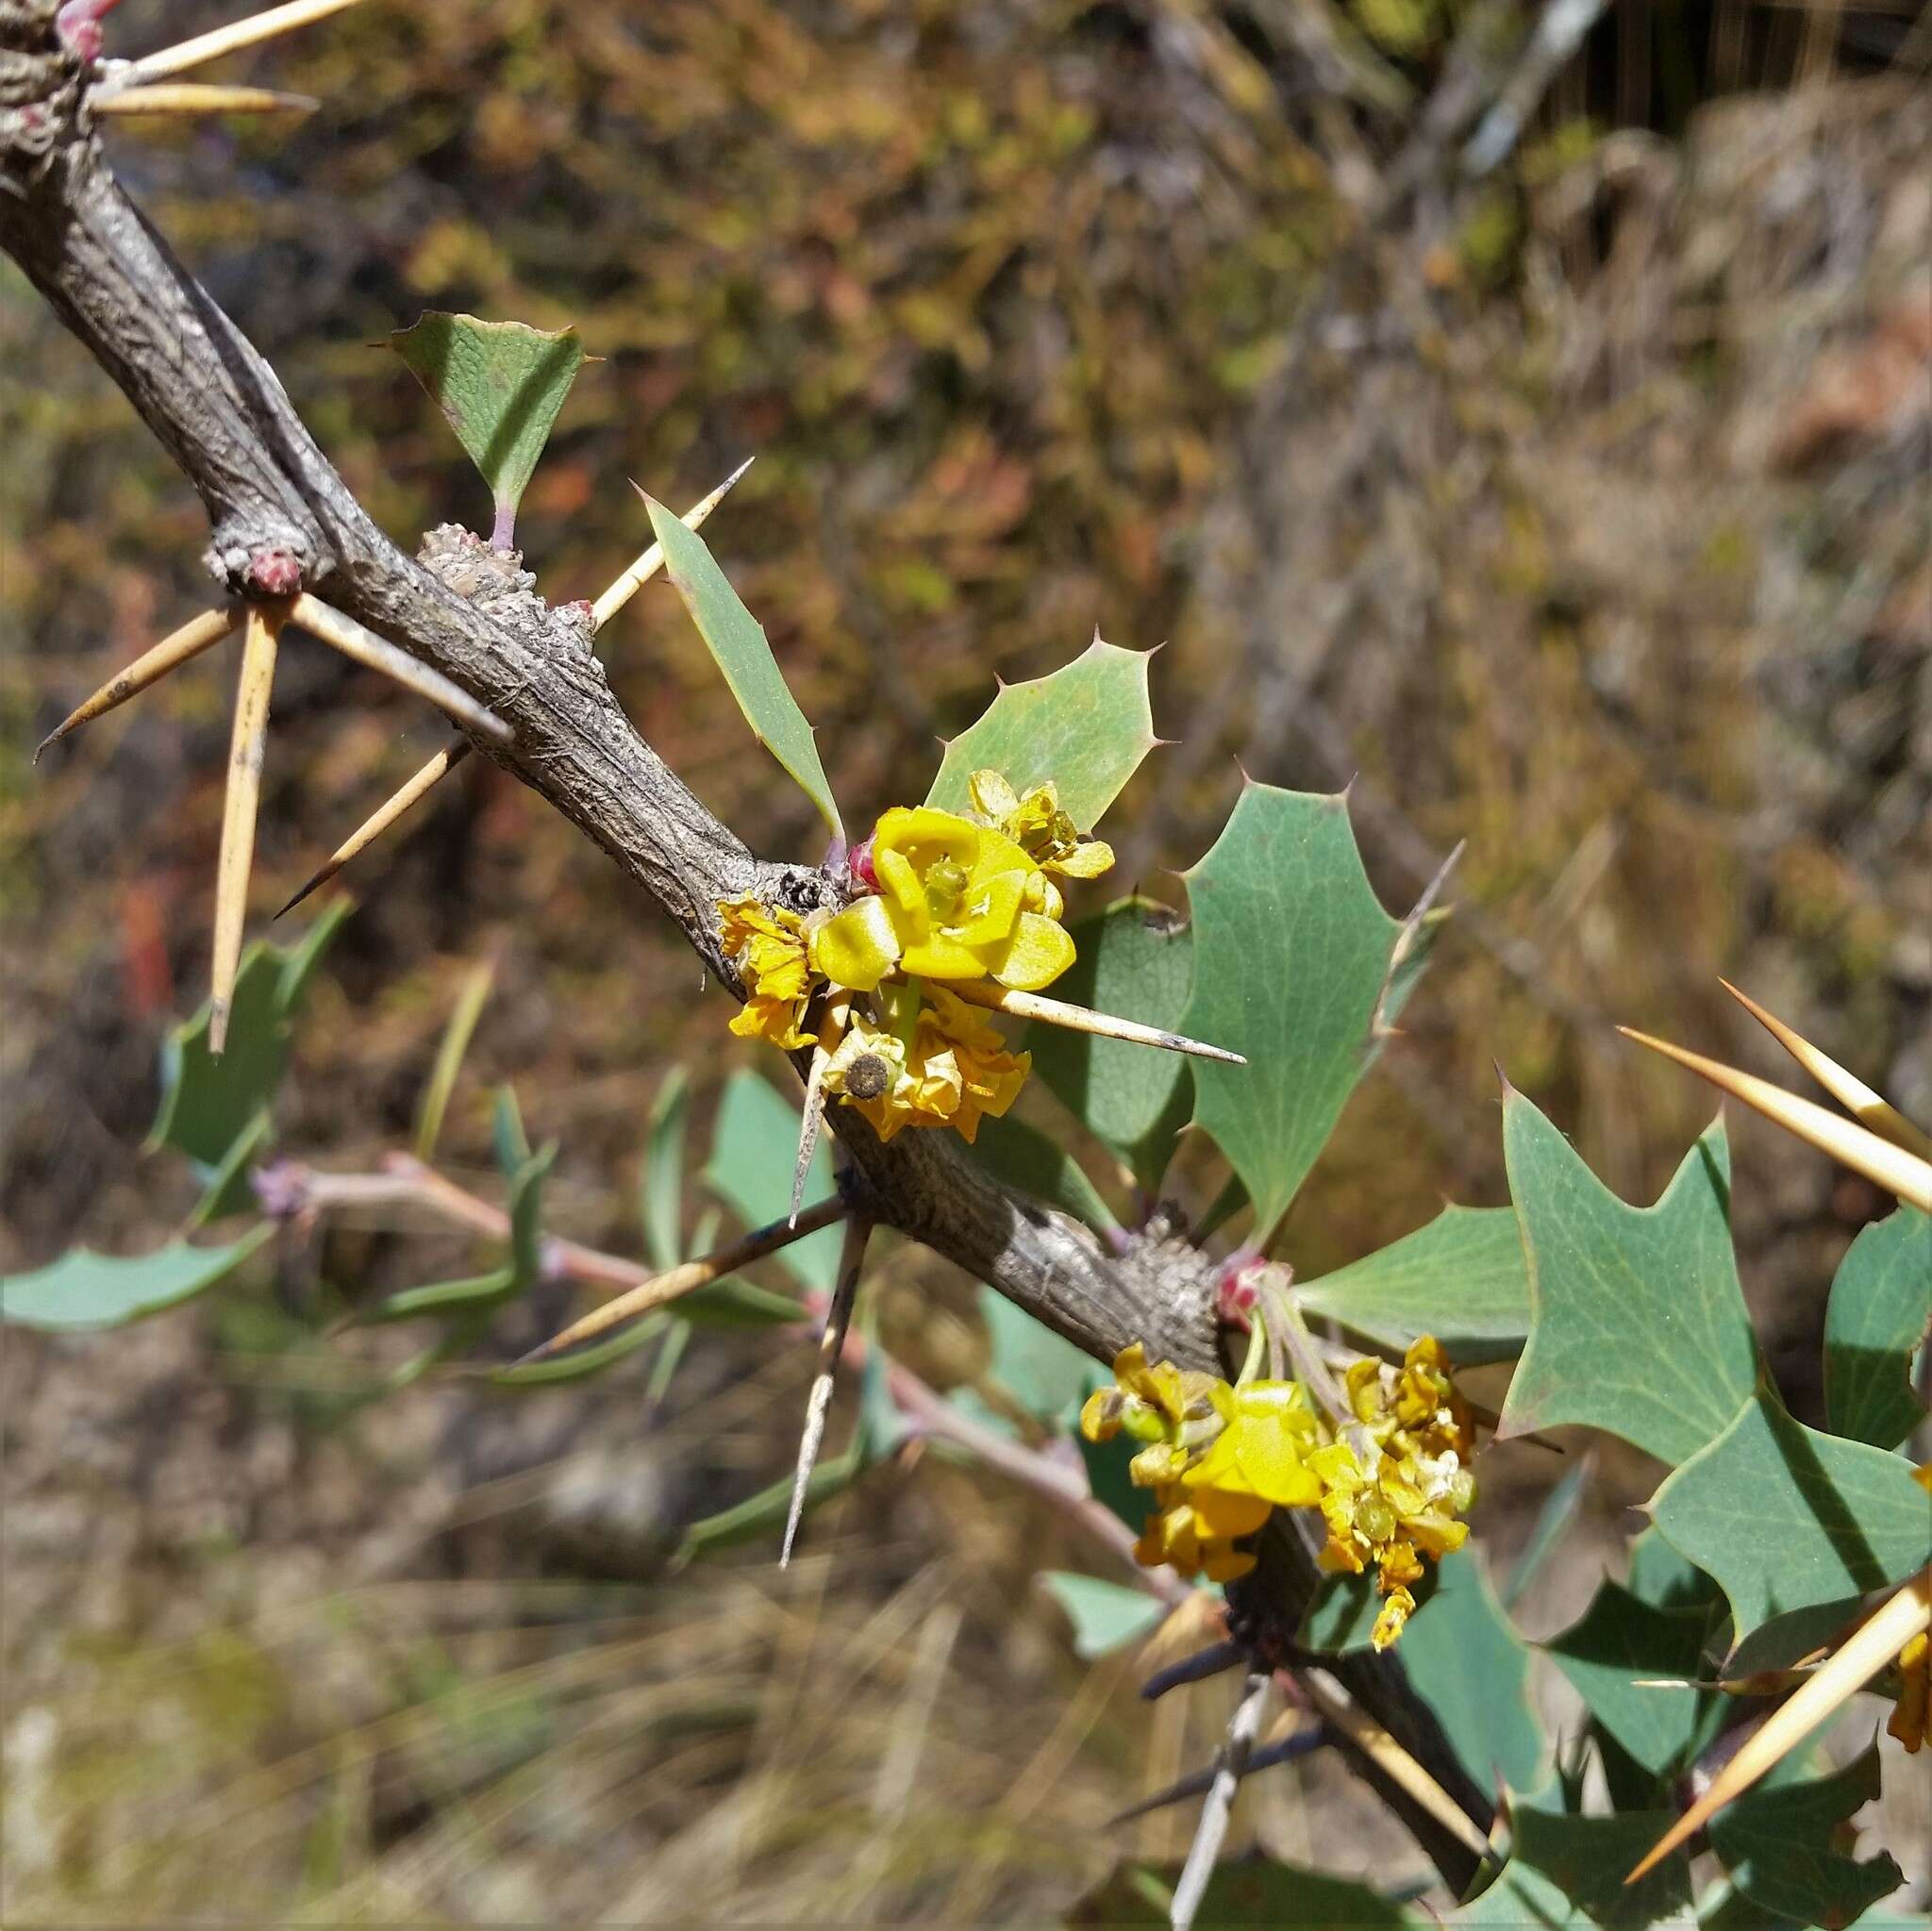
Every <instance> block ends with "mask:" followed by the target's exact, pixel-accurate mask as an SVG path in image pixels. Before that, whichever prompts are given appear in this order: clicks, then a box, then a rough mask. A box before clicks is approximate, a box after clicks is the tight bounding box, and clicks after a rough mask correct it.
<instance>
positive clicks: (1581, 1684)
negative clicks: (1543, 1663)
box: [1542, 1582, 1727, 1778]
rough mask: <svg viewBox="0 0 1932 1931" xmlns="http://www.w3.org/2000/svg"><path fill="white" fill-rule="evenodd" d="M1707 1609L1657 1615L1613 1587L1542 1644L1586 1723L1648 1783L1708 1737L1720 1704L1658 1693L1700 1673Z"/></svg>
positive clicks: (1700, 1694) (1698, 1693)
mask: <svg viewBox="0 0 1932 1931" xmlns="http://www.w3.org/2000/svg"><path fill="white" fill-rule="evenodd" d="M1710 1625H1711V1614H1710V1610H1709V1607H1708V1606H1702V1605H1701V1606H1696V1607H1693V1608H1689V1609H1660V1608H1656V1607H1653V1606H1651V1605H1650V1604H1648V1603H1646V1602H1643V1601H1641V1599H1640V1598H1638V1597H1637V1596H1634V1595H1632V1594H1631V1593H1630V1591H1629V1590H1626V1589H1624V1588H1623V1587H1622V1586H1621V1585H1620V1584H1618V1583H1614V1582H1606V1583H1605V1584H1604V1585H1603V1586H1602V1587H1601V1588H1600V1589H1599V1590H1597V1592H1596V1594H1595V1596H1594V1597H1593V1598H1592V1599H1591V1605H1590V1607H1589V1608H1588V1609H1587V1610H1585V1611H1584V1613H1583V1615H1582V1616H1581V1617H1580V1618H1579V1619H1578V1620H1577V1621H1576V1622H1574V1623H1572V1624H1571V1625H1570V1627H1569V1628H1568V1629H1566V1630H1564V1631H1563V1633H1562V1634H1561V1635H1560V1636H1557V1637H1552V1638H1551V1640H1549V1641H1548V1642H1546V1643H1544V1644H1543V1646H1542V1647H1543V1651H1544V1654H1545V1655H1547V1656H1549V1658H1550V1659H1551V1661H1552V1662H1554V1663H1555V1664H1556V1666H1557V1669H1559V1670H1560V1671H1561V1672H1562V1673H1563V1674H1564V1675H1565V1676H1566V1677H1568V1678H1569V1680H1570V1682H1571V1683H1572V1685H1574V1688H1575V1690H1576V1693H1577V1694H1578V1695H1579V1696H1581V1697H1582V1699H1583V1701H1584V1704H1585V1706H1587V1707H1588V1709H1589V1711H1590V1714H1591V1719H1592V1720H1593V1721H1594V1722H1595V1723H1598V1724H1600V1725H1601V1726H1602V1727H1603V1729H1604V1730H1605V1731H1607V1733H1608V1734H1609V1735H1610V1736H1611V1737H1613V1738H1614V1739H1615V1740H1617V1742H1618V1743H1619V1744H1620V1745H1621V1746H1622V1747H1623V1749H1624V1752H1625V1754H1626V1755H1628V1756H1630V1757H1631V1758H1632V1759H1633V1760H1634V1761H1635V1762H1637V1763H1639V1764H1641V1766H1642V1768H1643V1769H1644V1770H1646V1771H1648V1772H1649V1773H1650V1774H1651V1776H1652V1777H1653V1778H1661V1777H1666V1776H1670V1775H1673V1774H1674V1773H1676V1771H1677V1770H1678V1769H1680V1768H1681V1767H1682V1766H1683V1765H1684V1764H1685V1763H1687V1762H1688V1761H1689V1760H1690V1758H1691V1756H1693V1755H1694V1754H1695V1753H1696V1752H1697V1750H1698V1749H1700V1748H1701V1747H1702V1745H1703V1744H1704V1743H1706V1742H1707V1741H1708V1740H1709V1739H1710V1737H1711V1736H1712V1735H1713V1734H1714V1732H1715V1727H1716V1724H1717V1723H1718V1722H1719V1721H1720V1720H1721V1719H1722V1716H1723V1713H1724V1704H1725V1702H1726V1701H1727V1699H1725V1698H1723V1697H1720V1696H1717V1695H1715V1694H1713V1693H1711V1692H1708V1691H1704V1690H1691V1689H1678V1688H1676V1687H1674V1686H1673V1687H1668V1688H1666V1687H1663V1683H1662V1681H1660V1680H1659V1679H1665V1680H1667V1679H1671V1678H1682V1679H1684V1680H1685V1681H1687V1682H1695V1681H1697V1680H1698V1679H1699V1678H1700V1677H1702V1676H1703V1675H1704V1674H1705V1670H1704V1644H1705V1639H1706V1637H1707V1635H1708V1634H1709V1632H1710Z"/></svg>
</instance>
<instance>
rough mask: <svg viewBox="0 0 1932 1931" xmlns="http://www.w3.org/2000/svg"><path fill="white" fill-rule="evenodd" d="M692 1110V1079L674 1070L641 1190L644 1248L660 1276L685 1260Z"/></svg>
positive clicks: (648, 1142)
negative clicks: (686, 1132)
mask: <svg viewBox="0 0 1932 1931" xmlns="http://www.w3.org/2000/svg"><path fill="white" fill-rule="evenodd" d="M690 1111H691V1080H690V1077H689V1075H688V1074H686V1073H685V1070H684V1068H683V1067H681V1066H674V1067H673V1068H672V1069H671V1071H670V1072H669V1073H667V1074H665V1075H664V1081H663V1084H662V1085H661V1086H659V1087H658V1094H657V1097H656V1098H655V1099H654V1100H653V1101H652V1102H651V1124H650V1131H649V1133H648V1134H647V1136H646V1137H645V1140H644V1174H643V1181H642V1185H641V1188H640V1190H639V1203H640V1205H641V1207H642V1209H643V1221H644V1247H645V1250H646V1251H647V1252H648V1253H649V1255H650V1257H651V1265H652V1266H653V1267H655V1268H657V1269H658V1272H659V1273H662V1272H664V1271H665V1270H667V1269H669V1268H674V1267H675V1266H676V1265H677V1263H678V1262H679V1261H680V1260H682V1259H683V1258H684V1129H685V1120H686V1117H687V1115H688V1114H689V1113H690Z"/></svg>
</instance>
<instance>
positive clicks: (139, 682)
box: [34, 608, 242, 764]
mask: <svg viewBox="0 0 1932 1931" xmlns="http://www.w3.org/2000/svg"><path fill="white" fill-rule="evenodd" d="M241 621H242V613H241V611H240V610H239V609H236V608H224V609H218V610H204V611H203V612H202V613H201V615H200V616H198V617H191V618H190V619H189V621H188V622H187V623H186V624H182V626H181V627H180V629H178V630H175V631H171V632H170V633H169V634H168V635H167V636H166V637H164V638H162V639H161V641H160V642H158V644H156V645H155V646H154V647H153V648H152V649H151V650H147V651H144V652H143V653H142V655H141V656H140V657H138V658H135V660H134V661H133V662H132V663H131V664H129V665H128V666H127V668H126V669H125V671H122V672H119V673H117V674H115V675H114V676H112V677H110V678H108V681H107V682H106V683H105V684H103V685H102V686H101V688H100V689H99V690H98V691H95V692H94V694H93V695H92V697H90V698H89V699H88V700H87V702H86V703H85V704H81V705H76V706H75V708H74V709H73V710H71V711H69V712H68V714H67V716H66V717H65V718H63V719H62V720H61V721H60V723H59V724H56V725H55V726H54V728H53V729H52V730H51V731H49V732H48V733H47V735H46V736H45V737H44V738H42V740H41V742H40V746H39V749H37V750H36V751H35V753H34V762H35V763H36V764H38V763H39V762H40V761H41V752H42V751H44V750H45V749H46V748H47V746H48V745H49V744H57V743H58V742H59V741H60V740H61V739H62V738H64V737H66V736H67V734H68V733H69V732H70V731H77V730H79V728H80V727H81V725H82V724H91V723H92V721H93V720H94V719H95V718H97V717H103V716H105V715H106V714H107V713H108V711H110V710H114V709H116V708H118V707H120V706H121V705H124V704H125V703H126V702H127V700H128V699H129V698H130V697H139V696H140V695H141V693H142V691H145V690H147V689H148V688H149V687H150V686H151V685H155V684H158V683H159V682H160V680H161V679H162V678H163V677H165V676H166V675H167V674H168V673H169V672H170V671H174V670H178V669H179V668H180V667H181V666H182V665H183V664H185V663H187V662H189V661H190V660H191V659H192V658H198V657H199V656H200V655H201V654H202V652H203V651H205V650H208V649H211V648H212V647H213V646H214V645H215V644H218V643H219V642H221V641H222V639H223V638H225V637H226V636H227V635H228V634H229V632H231V631H232V630H234V629H235V627H236V626H237V625H238V624H240V623H241Z"/></svg>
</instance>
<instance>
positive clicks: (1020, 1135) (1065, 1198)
mask: <svg viewBox="0 0 1932 1931" xmlns="http://www.w3.org/2000/svg"><path fill="white" fill-rule="evenodd" d="M965 1152H966V1157H967V1158H968V1159H970V1160H973V1161H975V1162H976V1163H977V1164H978V1165H980V1166H982V1167H984V1168H985V1169H986V1171H987V1172H988V1173H989V1174H992V1175H993V1177H994V1178H995V1179H998V1180H1004V1181H1005V1182H1006V1184H1007V1185H1008V1187H1017V1188H1018V1189H1019V1190H1020V1191H1021V1192H1022V1193H1030V1194H1031V1195H1032V1196H1033V1197H1034V1199H1035V1200H1043V1201H1044V1202H1045V1203H1046V1204H1047V1206H1049V1207H1058V1208H1059V1210H1060V1211H1061V1212H1062V1213H1068V1214H1072V1215H1073V1216H1074V1219H1075V1220H1077V1221H1085V1222H1086V1223H1087V1224H1088V1225H1089V1226H1090V1227H1110V1226H1112V1225H1113V1224H1114V1218H1113V1213H1112V1210H1111V1209H1110V1208H1109V1207H1108V1204H1107V1202H1106V1201H1104V1200H1103V1199H1102V1198H1101V1197H1100V1190H1099V1189H1098V1188H1096V1187H1095V1186H1094V1184H1093V1182H1092V1181H1091V1180H1090V1179H1089V1178H1088V1177H1087V1170H1086V1169H1085V1168H1084V1167H1083V1166H1081V1164H1080V1162H1079V1161H1078V1160H1076V1159H1075V1158H1074V1156H1073V1155H1072V1154H1071V1153H1069V1152H1068V1151H1067V1149H1066V1148H1065V1147H1063V1146H1062V1145H1061V1144H1060V1143H1059V1141H1058V1140H1053V1139H1050V1138H1049V1137H1048V1136H1047V1135H1046V1134H1044V1133H1042V1132H1041V1130H1040V1129H1039V1127H1037V1126H1029V1125H1028V1124H1026V1123H1025V1121H1024V1120H1016V1119H1014V1118H1013V1117H1012V1115H1011V1114H1010V1113H1009V1114H1008V1115H1007V1116H1006V1117H1005V1118H1004V1119H1000V1120H994V1119H991V1118H988V1119H984V1120H982V1121H980V1123H979V1132H978V1135H977V1137H976V1138H975V1139H974V1141H973V1144H972V1145H971V1146H968V1147H966V1149H965Z"/></svg>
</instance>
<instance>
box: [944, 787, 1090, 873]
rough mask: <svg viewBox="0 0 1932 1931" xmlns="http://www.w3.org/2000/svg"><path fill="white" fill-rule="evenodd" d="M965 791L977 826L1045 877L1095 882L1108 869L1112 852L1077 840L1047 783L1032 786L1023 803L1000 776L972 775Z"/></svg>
mask: <svg viewBox="0 0 1932 1931" xmlns="http://www.w3.org/2000/svg"><path fill="white" fill-rule="evenodd" d="M967 789H968V790H969V791H971V792H972V793H973V808H974V812H975V813H976V814H977V815H978V817H979V819H980V822H981V823H982V824H990V825H991V826H992V827H993V828H994V829H995V830H996V831H1000V832H1003V833H1004V834H1005V835H1006V836H1007V837H1008V838H1009V839H1011V840H1012V841H1013V842H1014V843H1015V844H1016V845H1018V846H1019V847H1020V848H1021V850H1022V851H1024V853H1025V854H1026V856H1027V857H1029V858H1031V859H1032V860H1033V861H1034V863H1035V864H1037V865H1039V866H1040V867H1041V869H1042V870H1043V871H1047V872H1058V873H1061V874H1064V875H1065V876H1066V877H1069V878H1098V877H1099V876H1100V874H1102V873H1103V872H1105V871H1108V869H1109V868H1110V867H1111V866H1112V864H1113V847H1112V846H1111V845H1109V844H1108V843H1106V842H1105V841H1102V840H1100V839H1097V838H1093V839H1082V838H1081V836H1080V834H1079V832H1078V831H1077V830H1076V829H1075V828H1074V821H1073V820H1072V819H1071V818H1070V817H1068V815H1067V814H1066V813H1065V812H1064V811H1062V810H1061V809H1060V800H1059V793H1058V791H1056V790H1055V789H1054V787H1053V785H1052V784H1051V783H1050V782H1049V783H1047V784H1043V785H1035V786H1034V787H1033V789H1032V790H1031V791H1028V792H1027V793H1026V795H1025V796H1024V798H1023V797H1021V796H1020V794H1019V793H1018V792H1017V791H1014V789H1013V788H1012V786H1011V785H1009V784H1008V782H1007V781H1006V779H1005V778H1004V777H1002V776H1001V775H1000V774H999V773H998V772H996V771H975V772H974V774H973V775H972V777H970V778H969V779H968V780H967Z"/></svg>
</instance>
